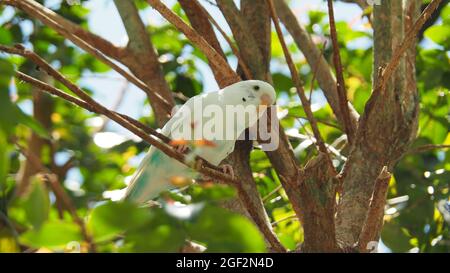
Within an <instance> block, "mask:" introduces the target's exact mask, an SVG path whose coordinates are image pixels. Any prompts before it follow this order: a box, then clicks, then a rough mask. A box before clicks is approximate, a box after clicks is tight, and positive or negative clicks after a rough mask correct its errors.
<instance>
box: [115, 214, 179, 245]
mask: <svg viewBox="0 0 450 273" xmlns="http://www.w3.org/2000/svg"><path fill="white" fill-rule="evenodd" d="M185 240H186V233H185V231H184V230H183V229H182V226H181V223H180V221H178V220H176V219H174V218H173V217H170V216H168V215H167V214H166V213H165V212H164V211H163V210H162V209H156V210H152V218H151V220H150V221H149V222H148V223H147V224H146V225H145V226H142V227H141V228H140V229H137V230H133V231H131V232H128V233H127V235H126V238H125V243H126V247H125V248H123V249H122V251H126V252H178V251H179V250H180V248H181V247H182V246H183V245H184V243H185Z"/></svg>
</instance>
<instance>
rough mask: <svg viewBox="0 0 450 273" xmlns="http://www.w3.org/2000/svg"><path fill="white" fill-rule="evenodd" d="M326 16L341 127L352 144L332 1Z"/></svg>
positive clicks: (352, 132) (331, 0)
mask: <svg viewBox="0 0 450 273" xmlns="http://www.w3.org/2000/svg"><path fill="white" fill-rule="evenodd" d="M328 16H329V18H330V34H331V41H332V43H333V63H334V67H335V69H336V77H337V93H338V97H339V105H340V109H341V112H342V118H343V125H344V126H343V127H344V130H345V133H346V134H347V139H348V142H349V143H350V144H352V143H353V137H354V134H355V131H356V128H355V127H354V125H353V123H352V121H351V117H350V111H349V109H348V99H347V90H346V88H345V81H344V73H343V71H342V62H341V53H340V50H339V42H338V38H337V32H336V22H335V20H334V9H333V0H328Z"/></svg>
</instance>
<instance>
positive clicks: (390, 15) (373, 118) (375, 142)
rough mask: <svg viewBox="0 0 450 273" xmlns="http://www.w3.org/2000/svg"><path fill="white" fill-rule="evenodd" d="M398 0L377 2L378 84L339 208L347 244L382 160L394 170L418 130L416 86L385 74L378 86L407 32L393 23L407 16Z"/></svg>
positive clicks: (362, 123)
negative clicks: (407, 84) (410, 87)
mask: <svg viewBox="0 0 450 273" xmlns="http://www.w3.org/2000/svg"><path fill="white" fill-rule="evenodd" d="M398 2H400V1H398ZM398 5H399V3H397V1H383V3H382V5H376V6H375V7H374V20H373V25H374V66H373V70H374V86H375V87H374V91H373V94H372V96H371V98H370V99H369V101H368V103H367V104H366V108H365V112H364V114H363V116H362V118H361V120H360V124H359V128H358V133H357V137H356V142H355V144H354V146H353V147H352V150H351V152H350V155H349V158H348V161H347V162H346V165H345V167H344V170H343V196H342V198H341V200H340V204H339V208H338V214H337V231H336V232H337V236H338V240H339V241H340V243H343V244H344V245H347V246H351V245H354V244H355V243H356V242H357V240H358V237H359V235H360V232H361V228H362V226H363V225H364V221H365V219H366V216H367V212H368V209H369V204H370V198H371V196H372V193H373V191H374V185H375V182H376V180H377V177H378V176H379V174H380V172H381V170H382V168H383V166H387V167H388V170H392V168H393V167H394V165H395V164H396V163H397V161H398V160H399V159H400V157H401V156H402V155H403V154H404V153H405V152H406V151H407V149H408V148H409V145H410V144H411V142H412V140H413V139H414V137H415V135H416V130H417V119H418V94H417V90H416V89H408V88H405V85H404V84H402V83H396V84H394V83H393V79H394V78H395V76H394V77H393V78H391V79H387V80H388V84H387V85H386V88H379V86H380V85H379V83H380V81H381V80H382V77H381V76H382V73H381V72H380V68H382V67H384V66H385V65H386V64H387V63H388V62H390V61H391V57H392V56H393V48H394V46H397V45H398V39H396V38H394V36H396V35H401V34H400V33H399V32H402V33H403V30H399V29H395V28H394V27H397V28H398V26H399V25H401V24H399V22H398V20H403V19H399V18H403V9H402V8H400V7H399V6H398ZM393 31H396V32H393ZM403 63H404V61H403ZM399 65H400V71H402V70H403V71H405V70H404V69H405V68H404V65H402V63H400V64H399ZM409 72H410V73H411V72H412V71H409ZM403 77H404V75H403ZM402 82H403V81H402Z"/></svg>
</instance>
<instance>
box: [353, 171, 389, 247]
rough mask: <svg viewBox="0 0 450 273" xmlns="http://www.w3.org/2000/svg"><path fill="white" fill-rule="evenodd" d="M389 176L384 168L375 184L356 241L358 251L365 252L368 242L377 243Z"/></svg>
mask: <svg viewBox="0 0 450 273" xmlns="http://www.w3.org/2000/svg"><path fill="white" fill-rule="evenodd" d="M390 180H391V174H390V173H389V172H388V171H387V167H384V168H383V170H382V171H381V173H380V175H379V176H378V178H377V181H376V182H375V191H374V192H373V196H372V200H371V202H370V207H369V211H368V213H367V218H366V221H365V224H364V227H363V229H362V231H361V235H360V236H359V240H358V246H357V248H358V250H359V251H361V252H367V251H369V250H370V248H368V246H369V243H370V242H377V243H378V241H379V239H380V234H381V229H382V227H383V217H384V206H385V204H386V197H387V191H388V187H389V181H390Z"/></svg>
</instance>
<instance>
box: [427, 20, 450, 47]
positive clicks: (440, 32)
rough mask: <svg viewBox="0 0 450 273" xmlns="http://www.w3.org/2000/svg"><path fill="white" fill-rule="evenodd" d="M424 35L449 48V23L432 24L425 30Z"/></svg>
mask: <svg viewBox="0 0 450 273" xmlns="http://www.w3.org/2000/svg"><path fill="white" fill-rule="evenodd" d="M425 37H427V38H428V39H430V40H432V41H433V42H435V43H437V44H439V45H442V46H444V47H445V48H450V26H449V25H437V26H432V27H430V28H429V29H427V30H426V31H425Z"/></svg>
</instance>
